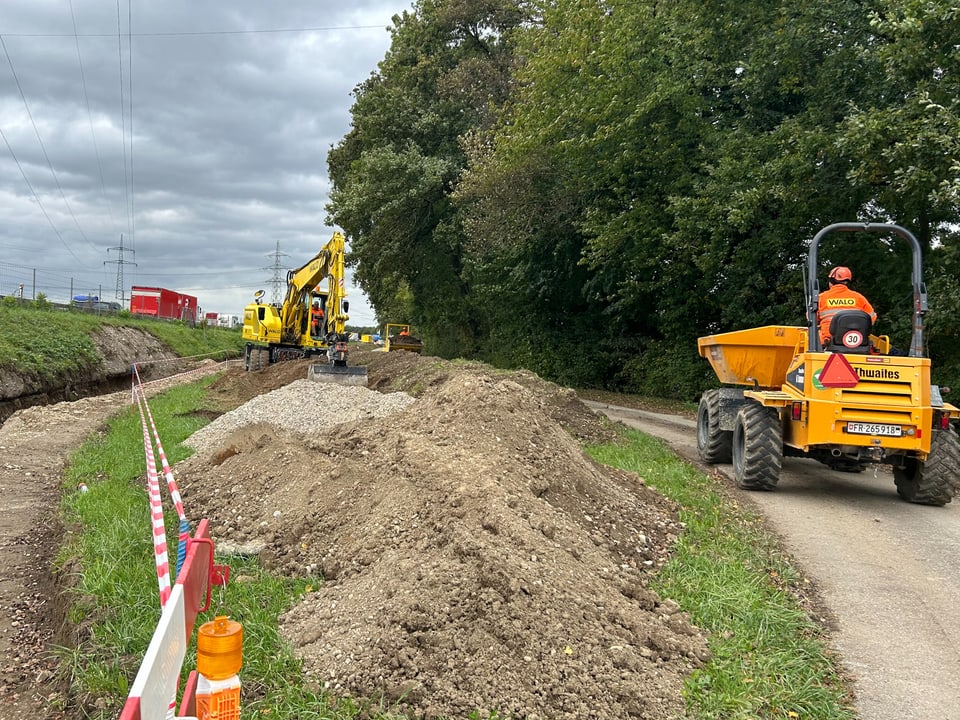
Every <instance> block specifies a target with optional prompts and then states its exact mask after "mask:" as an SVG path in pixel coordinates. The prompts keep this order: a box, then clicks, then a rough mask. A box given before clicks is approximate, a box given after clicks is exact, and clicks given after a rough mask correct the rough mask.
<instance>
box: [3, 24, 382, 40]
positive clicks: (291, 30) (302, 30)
mask: <svg viewBox="0 0 960 720" xmlns="http://www.w3.org/2000/svg"><path fill="white" fill-rule="evenodd" d="M384 28H385V26H384V25H331V26H327V27H300V28H264V29H259V30H258V29H254V30H187V31H170V32H139V33H132V34H131V37H144V38H146V37H191V36H209V35H269V34H282V33H305V32H339V31H342V30H383V29H384ZM4 34H5V35H6V36H7V37H18V38H60V37H73V36H72V35H70V34H66V33H4ZM78 37H85V38H104V37H107V38H108V37H113V33H82V34H80V35H79V36H78Z"/></svg>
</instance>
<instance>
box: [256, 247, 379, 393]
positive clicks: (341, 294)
mask: <svg viewBox="0 0 960 720" xmlns="http://www.w3.org/2000/svg"><path fill="white" fill-rule="evenodd" d="M344 244H345V241H344V237H343V235H342V234H341V233H340V232H334V233H333V237H332V238H331V239H330V241H329V242H328V243H327V244H326V245H324V246H323V248H322V249H321V250H320V252H319V253H317V254H316V255H315V256H314V257H313V259H311V260H310V261H309V262H308V263H306V264H305V265H303V266H302V267H299V268H297V269H296V270H291V271H289V272H288V273H287V294H286V297H285V298H284V300H283V303H281V304H279V305H273V304H266V303H264V302H262V300H263V295H264V293H263V290H259V291H258V292H257V293H256V294H255V295H254V302H253V303H251V304H250V305H247V306H246V308H244V311H243V338H244V339H245V340H246V341H247V344H246V349H245V353H244V366H245V367H246V369H247V370H259V369H261V368H263V367H265V366H266V365H268V364H270V363H275V362H278V361H280V360H290V359H295V358H304V357H313V356H323V357H324V358H325V362H323V363H317V364H314V365H311V366H310V370H309V372H308V375H307V377H308V378H311V379H315V380H319V381H326V382H336V383H340V384H343V385H366V384H367V369H366V368H362V367H347V355H348V346H347V343H348V340H349V337H350V336H349V333H347V331H346V322H347V320H349V319H350V317H349V315H347V311H348V310H349V303H348V302H347V300H346V296H347V293H346V290H345V288H344V262H343V261H344ZM324 280H326V287H325V288H324V287H321V284H322V283H323V281H324ZM314 305H318V306H319V308H322V309H323V316H322V317H320V318H319V320H318V322H317V323H314V322H313V317H312V315H313V313H314V312H315V311H314V310H313V308H314ZM317 315H319V313H317Z"/></svg>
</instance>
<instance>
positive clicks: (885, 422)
mask: <svg viewBox="0 0 960 720" xmlns="http://www.w3.org/2000/svg"><path fill="white" fill-rule="evenodd" d="M832 232H872V233H884V234H887V235H889V234H893V235H897V236H899V237H900V238H902V239H904V240H906V241H907V242H908V243H909V244H910V246H911V248H912V250H913V271H912V282H913V322H912V338H911V342H910V350H909V352H907V353H899V352H896V351H894V349H893V347H892V346H891V344H890V340H889V338H888V337H886V336H876V335H871V334H870V331H871V330H872V324H871V322H870V317H869V316H868V315H866V313H863V312H862V311H859V310H848V311H844V312H841V313H838V314H837V315H836V316H835V318H834V319H833V320H832V321H831V340H830V344H829V345H828V346H827V347H822V346H821V339H820V333H819V329H818V322H817V312H818V307H819V295H820V290H819V284H818V281H817V249H818V247H819V244H820V242H821V240H822V239H823V237H824V236H826V235H827V234H828V233H832ZM804 286H805V293H804V294H805V296H806V303H807V306H806V310H807V321H808V325H807V327H788V326H767V327H760V328H753V329H749V330H740V331H735V332H728V333H722V334H719V335H710V336H706V337H701V338H699V340H698V347H699V352H700V355H701V356H702V357H705V358H707V359H708V360H709V361H710V364H711V366H712V367H713V370H714V372H716V374H717V377H718V378H719V379H720V381H721V383H724V384H728V385H745V386H747V387H748V388H749V389H746V390H744V389H740V388H731V387H724V388H721V389H718V390H708V391H706V392H705V393H703V396H702V397H701V399H700V405H699V408H698V411H697V449H698V451H699V454H700V458H701V459H702V460H703V461H704V462H707V463H710V464H717V463H730V462H732V463H733V471H734V476H735V480H736V483H737V485H738V486H739V487H741V488H743V489H747V490H773V489H774V488H775V487H776V485H777V482H778V480H779V477H780V470H781V465H782V461H783V457H784V456H785V455H786V456H799V457H809V458H814V459H816V460H819V461H820V462H822V463H824V464H826V465H828V466H830V467H832V468H834V469H837V470H844V471H849V472H858V471H861V470H863V469H864V468H865V467H866V466H867V465H868V464H871V463H874V464H886V465H890V466H891V467H892V469H893V477H894V483H895V485H896V488H897V493H898V494H899V495H900V497H901V498H903V499H904V500H907V501H909V502H914V503H920V504H924V505H938V506H942V505H945V504H947V503H948V502H950V501H951V500H952V499H953V496H954V494H955V493H956V491H957V486H958V483H960V440H958V438H957V433H956V431H955V430H954V429H953V428H952V427H951V425H950V421H951V420H952V419H953V420H955V419H957V418H958V417H960V410H958V409H957V408H956V407H955V406H953V405H951V404H949V403H946V402H944V400H943V397H942V395H941V390H940V388H939V387H938V386H936V385H933V384H931V380H930V365H931V364H930V359H929V358H926V357H924V347H923V316H924V313H925V312H926V311H927V293H926V287H925V286H924V283H923V271H922V253H921V248H920V244H919V243H918V242H917V239H916V238H915V237H914V236H913V235H912V234H911V233H910V232H909V231H908V230H906V229H904V228H902V227H900V226H899V225H892V224H882V223H866V224H864V223H836V224H833V225H830V226H828V227H826V228H824V229H823V230H821V231H820V232H819V233H817V235H816V236H815V237H814V238H813V240H812V241H811V243H810V250H809V255H808V261H807V277H806V280H805V285H804ZM864 316H866V322H864ZM894 352H895V353H896V354H891V353H894ZM945 391H946V389H945Z"/></svg>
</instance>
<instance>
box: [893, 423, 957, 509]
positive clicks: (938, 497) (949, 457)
mask: <svg viewBox="0 0 960 720" xmlns="http://www.w3.org/2000/svg"><path fill="white" fill-rule="evenodd" d="M893 481H894V483H896V485H897V494H898V495H900V497H902V498H903V499H904V500H906V501H907V502H912V503H919V504H920V505H937V506H942V505H946V504H947V503H948V502H950V501H951V500H953V496H954V494H956V492H957V485H958V483H960V440H958V439H957V433H956V432H955V431H954V430H953V428H949V427H948V428H947V429H946V430H934V431H933V435H932V436H931V437H930V454H929V455H928V456H927V460H926V462H921V461H920V460H917V459H916V458H907V459H906V462H905V463H904V465H903V467H897V466H894V468H893Z"/></svg>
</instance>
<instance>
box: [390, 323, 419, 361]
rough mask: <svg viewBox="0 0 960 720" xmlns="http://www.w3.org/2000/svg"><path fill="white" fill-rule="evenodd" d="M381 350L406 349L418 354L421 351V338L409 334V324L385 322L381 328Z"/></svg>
mask: <svg viewBox="0 0 960 720" xmlns="http://www.w3.org/2000/svg"><path fill="white" fill-rule="evenodd" d="M383 350H384V352H394V351H396V350H406V351H407V352H414V353H417V354H418V355H419V354H420V353H422V352H423V340H421V339H420V338H416V337H414V336H413V335H411V334H410V326H409V325H405V324H403V323H387V324H386V326H385V327H384V329H383Z"/></svg>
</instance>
